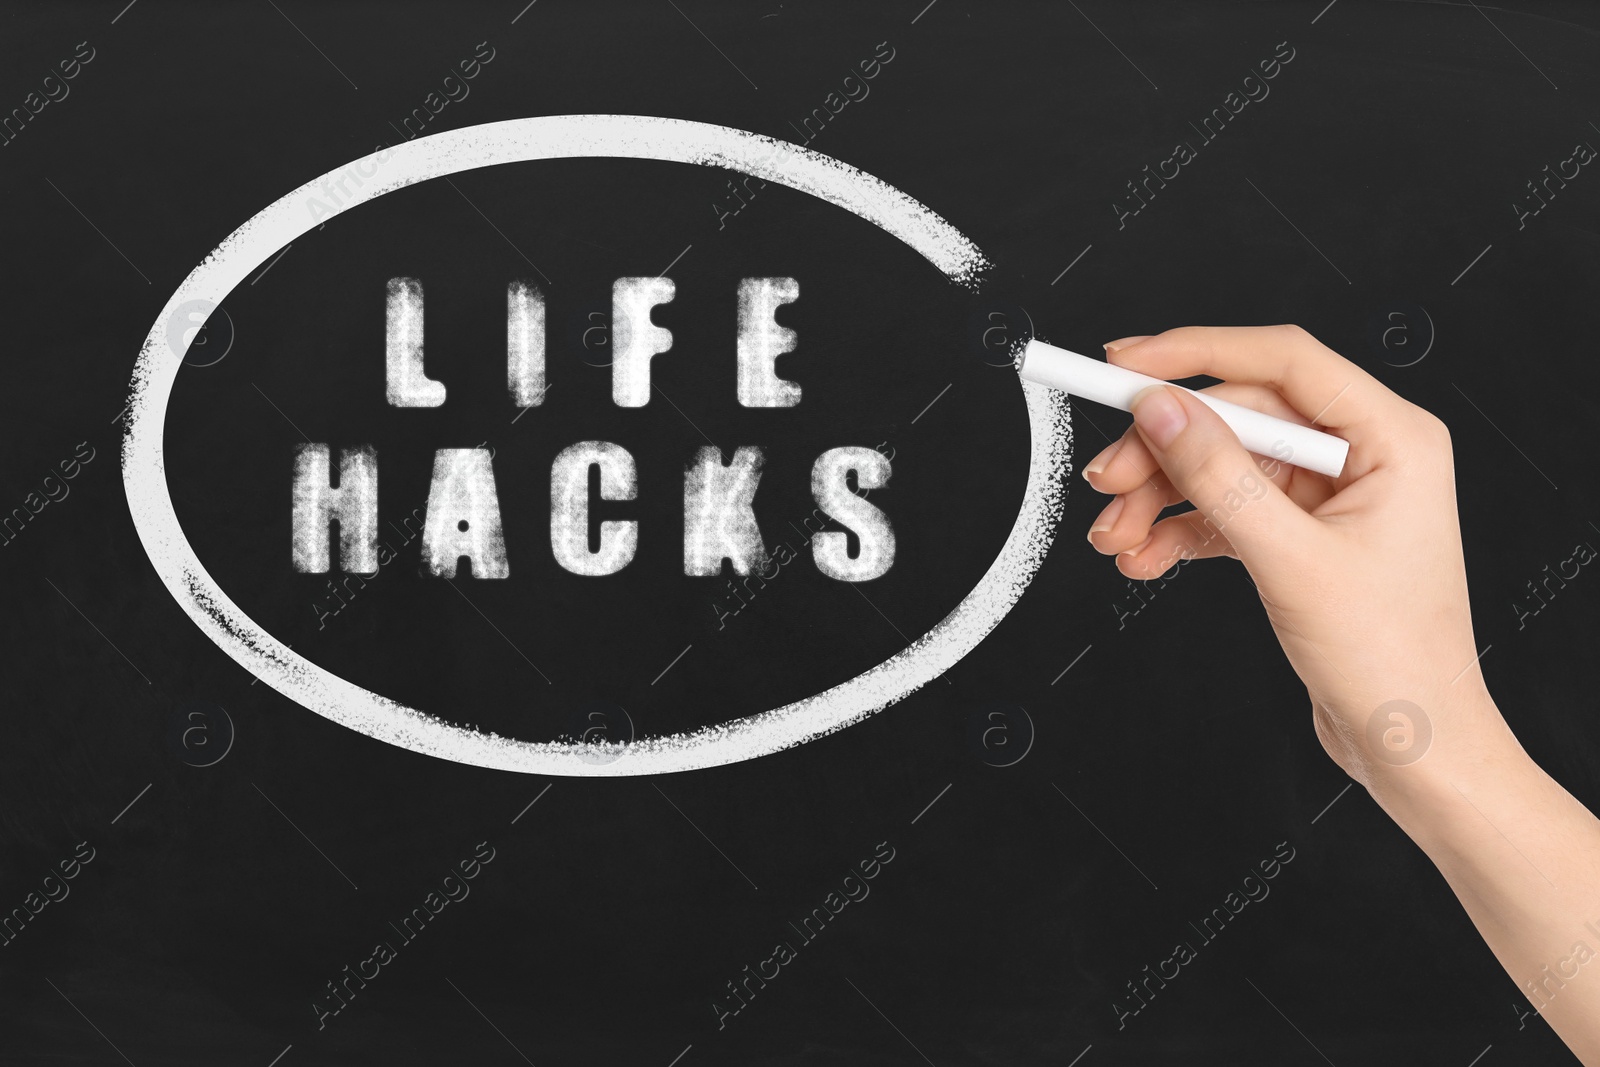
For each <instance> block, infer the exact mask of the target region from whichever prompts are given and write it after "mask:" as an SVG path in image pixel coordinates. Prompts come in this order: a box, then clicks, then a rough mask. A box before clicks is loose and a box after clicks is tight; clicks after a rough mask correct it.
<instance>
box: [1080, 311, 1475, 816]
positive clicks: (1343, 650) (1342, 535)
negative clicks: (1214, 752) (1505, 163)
mask: <svg viewBox="0 0 1600 1067" xmlns="http://www.w3.org/2000/svg"><path fill="white" fill-rule="evenodd" d="M1106 352H1107V356H1108V358H1109V359H1110V361H1111V362H1112V363H1115V364H1117V365H1118V366H1122V367H1127V368H1129V369H1130V370H1136V371H1140V372H1141V373H1144V374H1149V375H1152V376H1154V377H1157V378H1164V379H1173V378H1187V377H1190V376H1193V375H1199V374H1205V375H1210V376H1212V377H1216V378H1222V379H1225V381H1224V383H1223V384H1221V385H1214V386H1212V387H1211V388H1209V389H1207V390H1206V392H1208V393H1211V394H1213V395H1215V396H1217V397H1219V398H1222V399H1226V400H1230V401H1232V402H1234V403H1236V404H1241V405H1244V406H1246V407H1250V408H1254V409H1256V410H1258V411H1263V412H1266V413H1267V414H1269V415H1274V416H1276V417H1278V418H1281V419H1285V420H1288V421H1291V422H1295V423H1299V424H1301V425H1311V424H1313V423H1314V424H1316V425H1317V426H1319V427H1320V428H1322V429H1324V430H1327V431H1328V432H1331V433H1334V434H1337V435H1338V436H1340V437H1343V438H1345V439H1346V440H1348V441H1349V442H1350V455H1349V458H1348V459H1347V460H1346V462H1345V468H1344V472H1343V473H1342V474H1341V475H1340V476H1339V477H1338V478H1327V477H1325V476H1323V475H1320V474H1315V473H1312V472H1311V471H1308V470H1305V469H1303V468H1301V467H1296V466H1292V465H1290V464H1289V463H1287V462H1283V461H1282V458H1281V457H1282V455H1283V454H1284V453H1286V451H1287V449H1283V450H1280V455H1279V456H1277V457H1257V456H1254V455H1252V454H1251V453H1249V452H1246V451H1245V449H1244V447H1243V446H1242V445H1240V444H1239V440H1238V438H1237V437H1236V436H1235V435H1234V433H1233V431H1232V430H1230V429H1229V428H1228V426H1227V425H1226V424H1225V423H1224V422H1223V421H1222V419H1221V418H1220V417H1218V416H1217V414H1216V413H1215V412H1213V411H1212V410H1211V409H1210V408H1208V407H1206V405H1204V404H1202V403H1200V402H1199V401H1198V400H1196V399H1195V398H1194V397H1192V396H1190V395H1188V394H1187V393H1186V392H1185V391H1184V390H1182V389H1177V388H1173V387H1166V386H1155V387H1151V388H1150V389H1147V390H1146V391H1145V392H1144V393H1142V394H1140V396H1139V397H1138V398H1137V399H1136V400H1135V402H1134V408H1133V410H1134V426H1133V427H1130V428H1129V430H1128V432H1127V433H1126V434H1125V435H1124V436H1123V437H1122V439H1121V440H1119V441H1117V442H1114V443H1113V444H1112V445H1111V446H1110V447H1108V448H1107V449H1105V450H1104V451H1103V452H1101V453H1100V454H1099V455H1098V456H1096V457H1095V458H1094V459H1093V460H1091V461H1090V462H1089V464H1088V466H1087V467H1085V468H1084V476H1085V477H1086V478H1087V479H1088V481H1089V484H1090V485H1091V486H1093V487H1094V488H1095V489H1097V490H1099V491H1100V492H1103V493H1109V494H1114V497H1115V498H1114V499H1113V500H1112V501H1111V503H1110V504H1109V505H1107V507H1106V509H1105V511H1104V512H1102V513H1101V515H1100V517H1099V519H1097V520H1096V521H1095V524H1094V526H1093V528H1092V530H1091V531H1090V535H1089V540H1090V542H1091V543H1092V544H1093V545H1094V547H1095V548H1096V549H1098V550H1099V551H1101V552H1104V553H1106V554H1108V555H1111V554H1115V555H1116V557H1117V567H1118V568H1119V569H1120V570H1121V571H1122V573H1123V574H1126V575H1127V576H1128V577H1130V578H1153V577H1155V576H1157V575H1159V574H1161V573H1163V572H1164V571H1167V570H1169V569H1170V568H1171V567H1172V566H1173V565H1174V564H1175V563H1177V561H1178V560H1179V559H1181V558H1185V557H1188V558H1197V557H1204V556H1231V557H1233V558H1235V559H1238V560H1240V561H1241V562H1242V563H1243V564H1244V566H1245V569H1246V570H1247V571H1248V572H1249V574H1250V578H1251V580H1252V581H1253V582H1254V583H1255V586H1256V590H1257V592H1258V593H1259V594H1260V596H1261V601H1262V604H1263V605H1264V606H1265V607H1266V611H1267V616H1268V618H1269V619H1270V620H1271V621H1272V625H1273V628H1274V629H1275V630H1276V631H1277V635H1278V640H1279V641H1280V642H1281V643H1282V645H1283V649H1284V652H1285V653H1286V654H1287V655H1288V657H1289V662H1290V664H1292V665H1293V667H1294V669H1295V671H1296V672H1297V673H1298V674H1299V675H1300V677H1301V679H1302V680H1303V681H1304V682H1305V684H1306V689H1307V691H1308V693H1309V695H1310V698H1311V712H1312V717H1313V721H1314V722H1315V724H1316V731H1317V737H1318V739H1319V740H1320V741H1321V742H1322V745H1323V747H1324V748H1326V749H1327V751H1328V754H1329V755H1330V756H1332V757H1333V759H1334V760H1335V761H1336V762H1337V763H1338V764H1339V766H1341V767H1342V768H1344V770H1345V771H1346V772H1347V773H1349V774H1350V775H1351V776H1352V777H1354V778H1356V779H1357V780H1359V781H1361V782H1362V783H1363V784H1366V785H1368V786H1369V788H1370V787H1371V786H1372V784H1373V779H1374V777H1375V776H1376V775H1379V774H1381V773H1383V772H1384V771H1385V770H1386V769H1387V768H1389V767H1392V766H1396V765H1404V764H1409V763H1412V762H1415V761H1416V759H1418V758H1420V757H1421V756H1422V755H1423V754H1424V752H1425V751H1426V750H1427V749H1428V748H1429V747H1431V746H1432V745H1433V744H1435V743H1437V744H1440V745H1442V746H1446V747H1449V746H1451V745H1453V744H1455V743H1456V742H1458V741H1459V742H1461V743H1463V744H1465V743H1471V744H1479V743H1481V742H1483V741H1484V740H1486V739H1489V738H1497V739H1499V740H1501V741H1503V740H1505V737H1506V735H1505V732H1504V726H1503V724H1502V723H1501V721H1500V718H1499V715H1498V713H1497V712H1494V711H1493V705H1492V703H1491V702H1490V701H1489V700H1488V695H1487V692H1486V691H1485V689H1484V684H1483V675H1482V674H1481V672H1480V671H1479V670H1478V665H1477V659H1478V649H1477V646H1476V645H1475V644H1474V641H1473V635H1472V618H1471V613H1470V611H1469V607H1468V601H1467V577H1466V569H1465V567H1464V565H1463V562H1462V553H1461V531H1460V527H1459V525H1458V523H1457V519H1456V501H1455V481H1454V478H1455V475H1454V469H1453V466H1452V463H1451V456H1450V434H1449V432H1448V431H1447V430H1446V429H1445V426H1444V423H1442V422H1441V421H1439V419H1437V418H1435V417H1434V416H1433V415H1431V414H1429V413H1428V412H1427V411H1424V410H1423V409H1422V408H1419V407H1417V406H1416V405H1414V404H1411V403H1409V402H1407V401H1406V400H1404V399H1402V398H1401V397H1399V396H1397V395H1396V394H1394V393H1393V392H1391V391H1390V390H1389V389H1387V388H1385V387H1384V386H1383V384H1382V383H1380V382H1378V381H1377V380H1376V379H1375V378H1373V377H1372V376H1371V375H1369V374H1367V373H1366V372H1365V371H1363V370H1361V369H1360V368H1359V367H1357V366H1356V365H1355V364H1353V363H1351V362H1350V361H1349V360H1347V359H1345V358H1344V357H1342V356H1340V355H1338V354H1337V353H1335V352H1333V351H1331V350H1330V349H1328V348H1327V347H1325V346H1324V345H1322V344H1321V343H1319V342H1318V341H1317V340H1316V339H1315V338H1314V337H1312V336H1311V335H1310V334H1308V333H1306V332H1305V331H1304V330H1302V329H1300V328H1299V327H1298V326H1254V327H1205V326H1190V327H1184V328H1182V329H1176V330H1169V331H1167V332H1166V333H1163V334H1160V335H1157V336H1154V337H1127V338H1123V339H1122V340H1119V341H1113V342H1111V343H1110V344H1108V345H1106ZM1185 500H1188V501H1191V502H1192V503H1193V504H1194V506H1195V510H1193V511H1187V512H1184V513H1182V514H1178V515H1173V516H1170V517H1168V518H1165V519H1159V521H1158V517H1159V515H1160V513H1161V511H1162V510H1163V509H1164V508H1166V507H1168V506H1170V505H1173V504H1178V503H1181V502H1183V501H1185Z"/></svg>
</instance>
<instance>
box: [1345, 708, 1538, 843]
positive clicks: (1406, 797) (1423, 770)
mask: <svg viewBox="0 0 1600 1067" xmlns="http://www.w3.org/2000/svg"><path fill="white" fill-rule="evenodd" d="M1426 722H1427V725H1428V727H1429V730H1430V736H1429V740H1428V745H1427V749H1426V751H1424V752H1423V753H1422V754H1421V755H1420V756H1419V757H1417V758H1415V759H1414V760H1408V761H1406V762H1393V761H1391V760H1387V759H1385V758H1384V757H1383V754H1382V753H1379V754H1377V755H1376V756H1374V757H1373V758H1371V759H1369V760H1367V761H1366V764H1365V766H1364V767H1363V770H1364V771H1365V773H1364V774H1363V775H1362V784H1363V785H1365V786H1366V787H1367V792H1368V793H1370V794H1371V795H1372V798H1373V800H1375V801H1376V802H1377V803H1378V805H1379V807H1381V808H1383V809H1384V810H1385V811H1386V812H1388V814H1389V816H1390V817H1391V818H1393V819H1394V820H1395V822H1397V823H1398V824H1399V825H1400V826H1401V828H1402V829H1404V830H1405V831H1406V832H1407V833H1408V834H1410V836H1411V837H1412V838H1413V839H1415V840H1416V841H1417V843H1418V844H1419V845H1421V846H1422V847H1423V848H1424V849H1428V848H1429V843H1430V839H1432V838H1436V837H1439V836H1440V835H1448V834H1449V833H1450V832H1451V831H1452V829H1453V828H1454V827H1455V825H1456V824H1457V823H1458V822H1460V821H1462V820H1467V821H1470V819H1469V818H1468V817H1469V816H1470V815H1471V814H1472V812H1473V810H1474V807H1477V806H1479V805H1478V804H1476V803H1475V801H1474V799H1473V798H1474V797H1475V796H1478V797H1480V799H1484V798H1486V797H1487V796H1489V795H1498V794H1503V793H1505V792H1506V791H1508V790H1510V791H1513V792H1523V791H1524V790H1525V789H1527V788H1529V787H1530V786H1531V785H1532V783H1534V782H1535V781H1536V780H1539V779H1542V778H1543V777H1544V775H1543V772H1542V771H1540V770H1539V768H1538V766H1537V765H1536V764H1534V762H1533V760H1532V759H1531V758H1529V756H1528V754H1527V753H1526V752H1525V751H1524V750H1523V748H1522V745H1521V744H1520V743H1519V742H1518V741H1517V739H1516V736H1515V735H1514V734H1513V733H1512V732H1511V728H1510V727H1509V726H1507V725H1506V722H1505V719H1504V718H1503V717H1502V716H1501V714H1500V709H1499V708H1498V707H1496V706H1495V703H1494V701H1493V699H1492V698H1491V697H1490V696H1489V693H1488V691H1487V690H1485V689H1482V688H1479V689H1477V690H1475V691H1469V692H1468V693H1466V694H1463V696H1462V698H1461V699H1459V700H1457V701H1455V702H1451V703H1448V704H1445V705H1444V706H1442V707H1441V708H1440V709H1439V711H1438V712H1437V713H1436V714H1434V715H1433V716H1431V717H1428V718H1427V719H1426Z"/></svg>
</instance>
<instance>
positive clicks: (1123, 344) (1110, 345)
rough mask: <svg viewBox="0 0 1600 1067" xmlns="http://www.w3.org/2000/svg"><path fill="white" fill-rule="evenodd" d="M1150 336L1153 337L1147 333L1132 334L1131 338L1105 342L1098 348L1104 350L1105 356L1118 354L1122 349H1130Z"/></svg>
mask: <svg viewBox="0 0 1600 1067" xmlns="http://www.w3.org/2000/svg"><path fill="white" fill-rule="evenodd" d="M1151 336H1153V335H1151V334H1147V333H1138V334H1134V335H1133V336H1132V337H1119V338H1117V339H1116V340H1115V341H1107V342H1106V343H1105V344H1103V345H1101V346H1100V347H1101V348H1104V349H1105V350H1106V355H1108V356H1109V355H1110V354H1111V353H1113V352H1120V351H1121V350H1122V349H1124V348H1132V347H1133V346H1134V345H1136V344H1138V343H1139V342H1140V341H1148V340H1149V339H1150V338H1151Z"/></svg>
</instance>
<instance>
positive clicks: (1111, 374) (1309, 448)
mask: <svg viewBox="0 0 1600 1067" xmlns="http://www.w3.org/2000/svg"><path fill="white" fill-rule="evenodd" d="M1017 373H1018V374H1020V375H1022V377H1023V378H1024V379H1026V380H1027V381H1030V382H1038V383H1039V384H1040V385H1048V386H1049V387H1050V388H1052V389H1060V390H1062V391H1064V392H1068V393H1071V394H1072V395H1073V396H1079V397H1082V398H1083V399H1085V400H1093V401H1094V402H1095V403H1097V404H1105V405H1107V406H1108V407H1114V408H1117V409H1119V410H1121V411H1130V410H1132V408H1133V398H1134V397H1135V396H1137V395H1139V393H1140V391H1142V390H1144V389H1146V388H1148V387H1149V386H1152V385H1172V383H1171V382H1163V381H1162V380H1161V379H1160V378H1152V377H1150V376H1149V375H1148V374H1140V373H1139V372H1138V371H1132V370H1128V369H1127V368H1126V367H1118V366H1116V365H1114V364H1111V363H1107V362H1105V361H1104V360H1100V359H1090V358H1089V357H1088V356H1081V355H1079V354H1078V353H1076V352H1069V351H1067V350H1066V349H1065V348H1057V347H1055V346H1054V345H1047V344H1045V343H1044V342H1043V341H1039V340H1030V341H1029V342H1028V343H1027V345H1026V346H1025V347H1024V348H1023V349H1022V354H1021V356H1020V358H1019V359H1018V361H1017ZM1173 388H1176V389H1182V388H1184V387H1183V386H1181V385H1179V386H1173ZM1186 391H1187V392H1189V393H1192V394H1193V395H1194V396H1196V397H1198V398H1199V399H1200V401H1201V402H1202V403H1204V404H1205V405H1206V406H1207V407H1209V408H1210V409H1211V410H1212V411H1215V412H1216V413H1217V414H1218V415H1220V416H1222V421H1223V422H1225V423H1227V424H1228V426H1229V427H1230V428H1231V429H1232V430H1233V432H1234V433H1236V434H1238V435H1239V442H1240V443H1241V444H1243V445H1244V447H1245V448H1247V449H1249V450H1250V451H1251V452H1255V453H1257V454H1259V455H1263V456H1269V457H1272V458H1274V459H1278V460H1281V461H1283V462H1285V463H1293V464H1294V465H1295V466H1297V467H1304V468H1305V469H1306V470H1311V471H1316V472H1317V473H1318V474H1326V475H1327V476H1328V477H1330V478H1337V477H1338V476H1339V472H1340V471H1342V470H1344V461H1345V457H1346V456H1347V455H1348V454H1349V452H1350V442H1348V441H1346V440H1344V439H1343V438H1342V437H1335V436H1333V435H1332V434H1329V433H1323V432H1322V431H1321V430H1313V429H1312V428H1311V427H1309V426H1301V425H1298V424H1297V423H1293V422H1285V421H1284V420H1283V419H1279V418H1275V417H1274V416H1272V415H1264V414H1262V413H1261V412H1259V411H1255V410H1253V409H1251V408H1247V407H1241V406H1239V405H1238V404H1230V403H1228V402H1227V401H1226V400H1218V399H1217V398H1215V397H1213V396H1209V395H1207V394H1205V393H1202V392H1198V391H1196V390H1194V389H1189V390H1186Z"/></svg>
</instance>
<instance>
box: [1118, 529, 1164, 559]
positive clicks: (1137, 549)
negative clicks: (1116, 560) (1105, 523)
mask: <svg viewBox="0 0 1600 1067" xmlns="http://www.w3.org/2000/svg"><path fill="white" fill-rule="evenodd" d="M1155 539H1156V535H1155V534H1151V535H1150V536H1149V537H1146V538H1145V539H1144V540H1143V541H1140V542H1139V543H1138V544H1137V545H1135V546H1134V547H1132V548H1125V549H1123V550H1122V551H1121V552H1118V553H1117V555H1119V556H1137V555H1138V554H1139V553H1141V552H1143V551H1144V550H1145V549H1147V548H1149V547H1150V542H1151V541H1154V540H1155Z"/></svg>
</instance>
